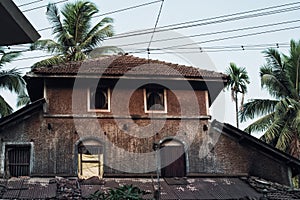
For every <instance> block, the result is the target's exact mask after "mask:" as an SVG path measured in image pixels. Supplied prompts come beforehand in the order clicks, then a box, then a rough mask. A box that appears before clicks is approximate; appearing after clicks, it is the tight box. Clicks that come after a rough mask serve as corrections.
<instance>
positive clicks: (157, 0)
mask: <svg viewBox="0 0 300 200" xmlns="http://www.w3.org/2000/svg"><path fill="white" fill-rule="evenodd" d="M158 2H161V0H156V1H152V2H149V3H143V4H139V5H135V6H131V7H127V8H123V9H119V10H115V11H110V12H107V13H103V14H101V15H97V16H93V18H94V17H101V16H105V15H109V14H114V13H119V12H123V11H128V10H132V9H135V8H139V7H143V6H148V5H151V4H155V3H158ZM52 28H53V27H51V26H50V27H46V28H41V29H39V30H38V31H39V32H40V31H45V30H49V29H52Z"/></svg>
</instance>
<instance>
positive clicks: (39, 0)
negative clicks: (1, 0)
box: [18, 0, 43, 8]
mask: <svg viewBox="0 0 300 200" xmlns="http://www.w3.org/2000/svg"><path fill="white" fill-rule="evenodd" d="M41 1H43V0H36V1H32V2H29V3H24V4H21V5H18V7H19V8H20V7H23V6H28V5H31V4H35V3H38V2H41Z"/></svg>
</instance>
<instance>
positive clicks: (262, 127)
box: [240, 40, 300, 158]
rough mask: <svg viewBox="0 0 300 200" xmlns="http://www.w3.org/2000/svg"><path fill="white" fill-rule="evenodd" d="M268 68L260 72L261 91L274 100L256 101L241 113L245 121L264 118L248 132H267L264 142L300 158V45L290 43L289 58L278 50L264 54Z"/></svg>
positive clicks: (252, 125) (256, 122)
mask: <svg viewBox="0 0 300 200" xmlns="http://www.w3.org/2000/svg"><path fill="white" fill-rule="evenodd" d="M263 53H264V54H265V56H266V64H265V65H263V66H262V67H261V68H260V77H261V87H262V88H264V89H266V90H267V91H268V92H269V94H270V95H271V96H272V98H273V99H252V100H250V101H249V102H248V103H246V104H245V105H244V110H242V111H241V112H240V116H241V121H245V120H247V119H254V118H255V117H257V116H261V118H259V119H258V120H256V121H255V122H254V123H252V124H251V125H249V126H248V127H247V128H246V129H245V131H247V132H249V133H252V132H254V131H259V132H264V135H263V136H262V137H261V139H262V140H264V141H266V142H267V143H270V144H272V145H274V146H275V147H276V148H278V149H281V150H283V151H285V152H287V153H290V154H291V155H293V156H295V157H297V158H299V157H300V142H299V133H300V101H299V100H300V98H299V61H300V41H298V42H295V41H294V40H291V42H290V52H289V55H285V54H282V53H280V52H278V50H276V49H272V48H271V49H268V50H266V51H264V52H263Z"/></svg>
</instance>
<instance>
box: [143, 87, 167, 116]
mask: <svg viewBox="0 0 300 200" xmlns="http://www.w3.org/2000/svg"><path fill="white" fill-rule="evenodd" d="M153 92H157V93H158V96H160V97H161V98H162V101H163V103H162V104H163V105H162V107H163V108H162V109H155V108H154V109H149V108H150V107H151V105H149V97H150V95H151V93H153ZM144 110H145V113H167V91H166V89H165V88H153V87H149V88H148V87H147V88H144Z"/></svg>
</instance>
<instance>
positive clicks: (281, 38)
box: [2, 0, 300, 129]
mask: <svg viewBox="0 0 300 200" xmlns="http://www.w3.org/2000/svg"><path fill="white" fill-rule="evenodd" d="M33 1H34V0H14V2H15V3H16V4H17V5H22V4H26V3H29V2H33ZM58 1H59V0H53V1H51V2H58ZM152 1H153V0H152ZM69 2H71V0H69ZM93 2H95V3H96V5H97V6H98V8H99V10H100V14H102V13H108V12H111V11H115V10H119V9H123V8H127V7H131V6H134V5H139V4H143V3H148V2H151V0H110V1H104V0H98V1H96V0H93ZM292 2H297V1H295V0H290V1H279V0H264V1H261V0H243V1H241V0H227V1H221V0H210V1H200V0H186V1H182V0H165V1H164V4H163V8H162V13H161V15H160V18H159V22H158V27H160V26H164V25H170V24H174V23H181V22H188V21H192V20H200V19H205V18H209V17H216V16H220V15H226V14H233V13H238V12H243V11H249V10H253V9H259V8H265V7H270V6H276V5H281V4H287V3H292ZM47 3H48V1H45V0H41V1H40V2H39V3H35V4H31V5H28V6H20V9H21V10H22V11H25V12H24V15H25V16H26V17H27V18H28V19H29V21H30V22H31V23H32V24H33V26H34V27H35V28H36V29H37V30H40V29H43V28H46V27H49V26H50V25H49V23H48V21H47V19H46V15H45V12H46V7H44V8H41V9H35V10H31V11H26V10H28V9H30V8H33V7H39V6H42V5H47ZM63 4H64V3H60V4H58V5H59V6H62V5H63ZM160 5H161V3H160V2H159V3H155V4H151V5H148V6H145V7H140V8H136V9H132V10H128V11H124V12H118V13H114V14H110V15H108V16H109V17H112V18H113V19H114V30H115V34H120V33H125V32H129V31H135V30H140V29H146V28H153V27H154V24H155V21H156V19H157V15H158V11H159V8H160ZM297 5H298V4H297ZM298 6H300V4H299V5H298ZM299 14H300V10H297V9H296V10H295V11H292V12H283V13H281V14H274V15H269V16H262V17H256V18H248V19H243V20H237V21H231V22H225V23H218V24H210V25H206V26H196V27H193V28H186V29H178V30H176V31H172V32H167V33H164V34H155V35H154V38H153V40H157V39H163V38H170V37H174V36H175V37H177V36H178V35H184V36H187V38H186V39H184V40H173V41H169V42H167V43H164V42H153V43H152V45H151V47H150V48H162V47H165V46H174V45H178V44H185V43H187V41H195V42H201V41H207V40H212V39H217V38H224V37H231V36H236V35H243V34H248V33H254V32H262V31H269V30H272V29H284V28H287V27H296V26H299V25H300V22H296V23H292V24H282V25H278V26H274V27H265V28H258V29H254V30H247V31H238V32H234V33H227V34H215V35H210V36H204V37H193V38H189V37H188V36H190V35H195V34H201V33H211V32H216V31H224V30H229V29H239V28H244V27H250V26H251V27H252V26H261V25H265V24H270V23H280V22H285V21H290V20H297V19H299V16H300V15H299ZM99 19H101V18H95V19H94V21H97V20H99ZM299 30H300V28H296V29H293V30H285V31H279V32H272V33H267V34H260V35H256V36H249V37H241V38H236V39H229V40H223V41H217V42H208V43H205V44H202V45H201V44H199V45H193V46H194V47H195V46H196V47H202V48H203V49H205V47H216V46H230V47H232V46H234V45H237V46H242V45H243V46H245V50H244V51H218V52H208V53H207V54H204V53H199V52H197V53H193V54H191V53H188V54H187V53H186V54H185V53H182V51H197V49H196V50H178V49H177V50H174V52H175V53H174V52H173V53H168V51H166V50H165V51H160V53H162V52H163V53H162V54H155V52H154V51H152V52H151V54H150V58H151V59H160V60H165V61H170V62H174V63H182V64H187V65H191V64H194V65H195V64H196V65H197V66H200V67H201V68H207V69H211V70H214V71H219V72H224V71H225V68H226V67H228V65H229V63H230V62H234V63H236V64H237V65H238V66H242V67H246V69H247V71H248V73H249V76H250V81H251V84H250V85H249V86H248V94H247V95H246V99H250V98H269V96H268V95H267V93H266V92H265V91H261V89H260V80H259V67H260V66H261V65H262V64H264V61H265V60H264V57H263V54H262V53H261V52H262V49H259V50H247V47H246V46H247V45H261V44H273V46H274V47H275V44H276V43H289V41H290V39H292V38H293V39H295V40H299V39H300V37H299ZM39 33H40V35H41V36H42V38H41V39H48V38H52V35H51V30H46V31H40V32H39ZM149 40H150V35H146V36H143V37H128V38H125V39H122V40H110V41H108V42H105V43H104V44H103V45H115V46H118V45H120V44H128V43H133V42H138V41H149ZM147 46H148V44H143V45H139V46H131V47H130V49H128V48H125V47H122V48H123V49H124V50H125V51H132V50H133V51H136V49H139V48H143V49H146V48H147ZM264 47H267V46H264ZM279 47H280V48H279V50H280V51H282V52H286V50H287V48H284V47H283V46H280V45H279ZM17 48H18V49H24V45H21V46H18V47H12V49H13V50H16V49H17ZM179 51H180V52H181V53H178V52H179ZM157 52H158V51H157ZM176 52H177V55H176ZM40 55H43V54H41V52H28V53H23V58H26V57H31V56H40ZM134 55H136V56H139V57H147V54H146V53H143V54H134ZM208 58H210V60H211V62H210V61H209V59H208ZM38 60H41V58H40V59H29V60H20V61H16V62H14V63H13V64H12V65H9V66H8V68H9V67H18V68H23V67H30V66H31V65H32V64H33V63H35V62H37V61H38ZM195 60H196V61H195ZM191 61H192V62H191ZM26 71H29V68H26V69H24V73H25V72H26ZM2 92H3V91H2ZM225 93H226V94H225V97H224V98H223V99H222V98H219V100H218V101H217V102H216V103H217V108H216V109H215V110H214V111H213V113H212V114H213V118H217V119H218V120H220V121H224V122H227V123H230V124H233V125H234V124H235V116H234V104H233V103H232V102H231V98H230V92H229V91H228V92H225ZM8 96H9V98H10V103H11V104H12V105H13V104H14V101H13V97H12V96H11V95H8ZM220 113H221V115H220V116H219V114H220ZM217 114H218V115H217ZM247 124H249V122H248V123H243V124H241V128H242V129H243V128H245V127H246V126H247Z"/></svg>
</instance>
